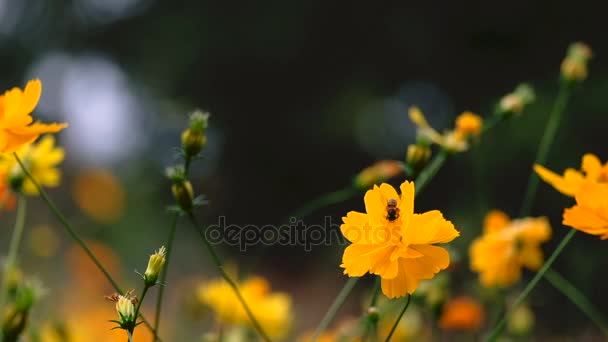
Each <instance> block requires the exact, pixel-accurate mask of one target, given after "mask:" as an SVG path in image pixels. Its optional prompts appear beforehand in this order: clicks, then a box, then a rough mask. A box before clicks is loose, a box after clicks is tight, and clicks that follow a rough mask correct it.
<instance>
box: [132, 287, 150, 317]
mask: <svg viewBox="0 0 608 342" xmlns="http://www.w3.org/2000/svg"><path fill="white" fill-rule="evenodd" d="M149 289H150V286H148V285H145V286H144V290H143V291H142V293H141V297H140V298H139V300H138V301H137V307H135V317H136V319H137V317H138V316H139V309H141V304H142V303H143V302H144V298H146V294H147V293H148V290H149Z"/></svg>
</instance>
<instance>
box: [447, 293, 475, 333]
mask: <svg viewBox="0 0 608 342" xmlns="http://www.w3.org/2000/svg"><path fill="white" fill-rule="evenodd" d="M484 319H485V313H484V310H483V308H482V306H481V305H480V304H479V302H478V301H476V300H475V299H473V298H470V297H457V298H454V299H451V300H450V301H448V302H447V303H446V304H445V306H444V307H443V312H442V313H441V318H440V319H439V327H441V329H445V330H469V331H478V330H479V329H480V328H481V325H482V324H483V321H484Z"/></svg>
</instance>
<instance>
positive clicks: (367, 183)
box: [354, 160, 403, 190]
mask: <svg viewBox="0 0 608 342" xmlns="http://www.w3.org/2000/svg"><path fill="white" fill-rule="evenodd" d="M401 173H403V168H402V166H401V163H400V162H398V161H396V160H381V161H378V162H376V163H375V164H373V165H371V166H368V167H366V168H365V169H363V170H362V171H361V172H359V174H358V175H357V176H355V179H354V185H355V186H356V187H357V188H358V189H361V190H367V189H369V188H371V187H372V186H373V185H374V184H378V183H382V182H385V181H387V180H389V179H391V178H393V177H396V176H398V175H400V174H401Z"/></svg>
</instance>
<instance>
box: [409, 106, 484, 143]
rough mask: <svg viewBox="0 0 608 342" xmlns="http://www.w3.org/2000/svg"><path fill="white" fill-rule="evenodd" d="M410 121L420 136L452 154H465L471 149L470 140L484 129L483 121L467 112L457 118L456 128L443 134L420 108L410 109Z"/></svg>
mask: <svg viewBox="0 0 608 342" xmlns="http://www.w3.org/2000/svg"><path fill="white" fill-rule="evenodd" d="M409 116H410V120H412V122H413V123H414V124H416V126H418V134H419V135H420V136H423V137H425V138H426V139H428V140H430V141H431V142H433V143H435V144H437V145H440V146H441V147H443V148H445V149H446V150H448V151H451V152H463V151H466V150H468V149H469V142H468V140H469V138H470V137H473V136H479V134H481V130H482V128H483V119H482V118H481V117H480V116H479V115H477V114H474V113H472V112H469V111H466V112H463V113H462V114H460V115H459V116H458V117H457V118H456V128H455V129H454V130H451V131H446V132H444V133H443V134H440V133H439V132H437V131H436V130H435V129H434V128H433V127H431V125H429V123H428V121H427V120H426V118H425V117H424V114H422V111H421V110H420V108H418V107H411V108H410V109H409Z"/></svg>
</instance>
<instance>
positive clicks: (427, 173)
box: [415, 149, 450, 194]
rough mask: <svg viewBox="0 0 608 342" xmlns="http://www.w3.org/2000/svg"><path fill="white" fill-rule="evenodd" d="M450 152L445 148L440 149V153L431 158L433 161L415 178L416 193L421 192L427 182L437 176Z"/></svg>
mask: <svg viewBox="0 0 608 342" xmlns="http://www.w3.org/2000/svg"><path fill="white" fill-rule="evenodd" d="M449 155H450V153H449V152H448V151H446V150H444V149H442V150H441V151H439V154H437V155H436V156H435V158H433V160H431V162H430V163H429V164H428V165H427V166H426V167H425V168H424V170H422V172H420V174H419V175H418V177H416V179H415V185H416V194H419V193H420V192H421V191H422V189H424V188H425V187H426V186H427V184H428V183H429V182H430V181H431V179H433V177H435V175H436V174H437V172H438V171H439V169H441V167H442V166H443V164H444V163H445V161H446V160H447V159H448V156H449Z"/></svg>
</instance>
